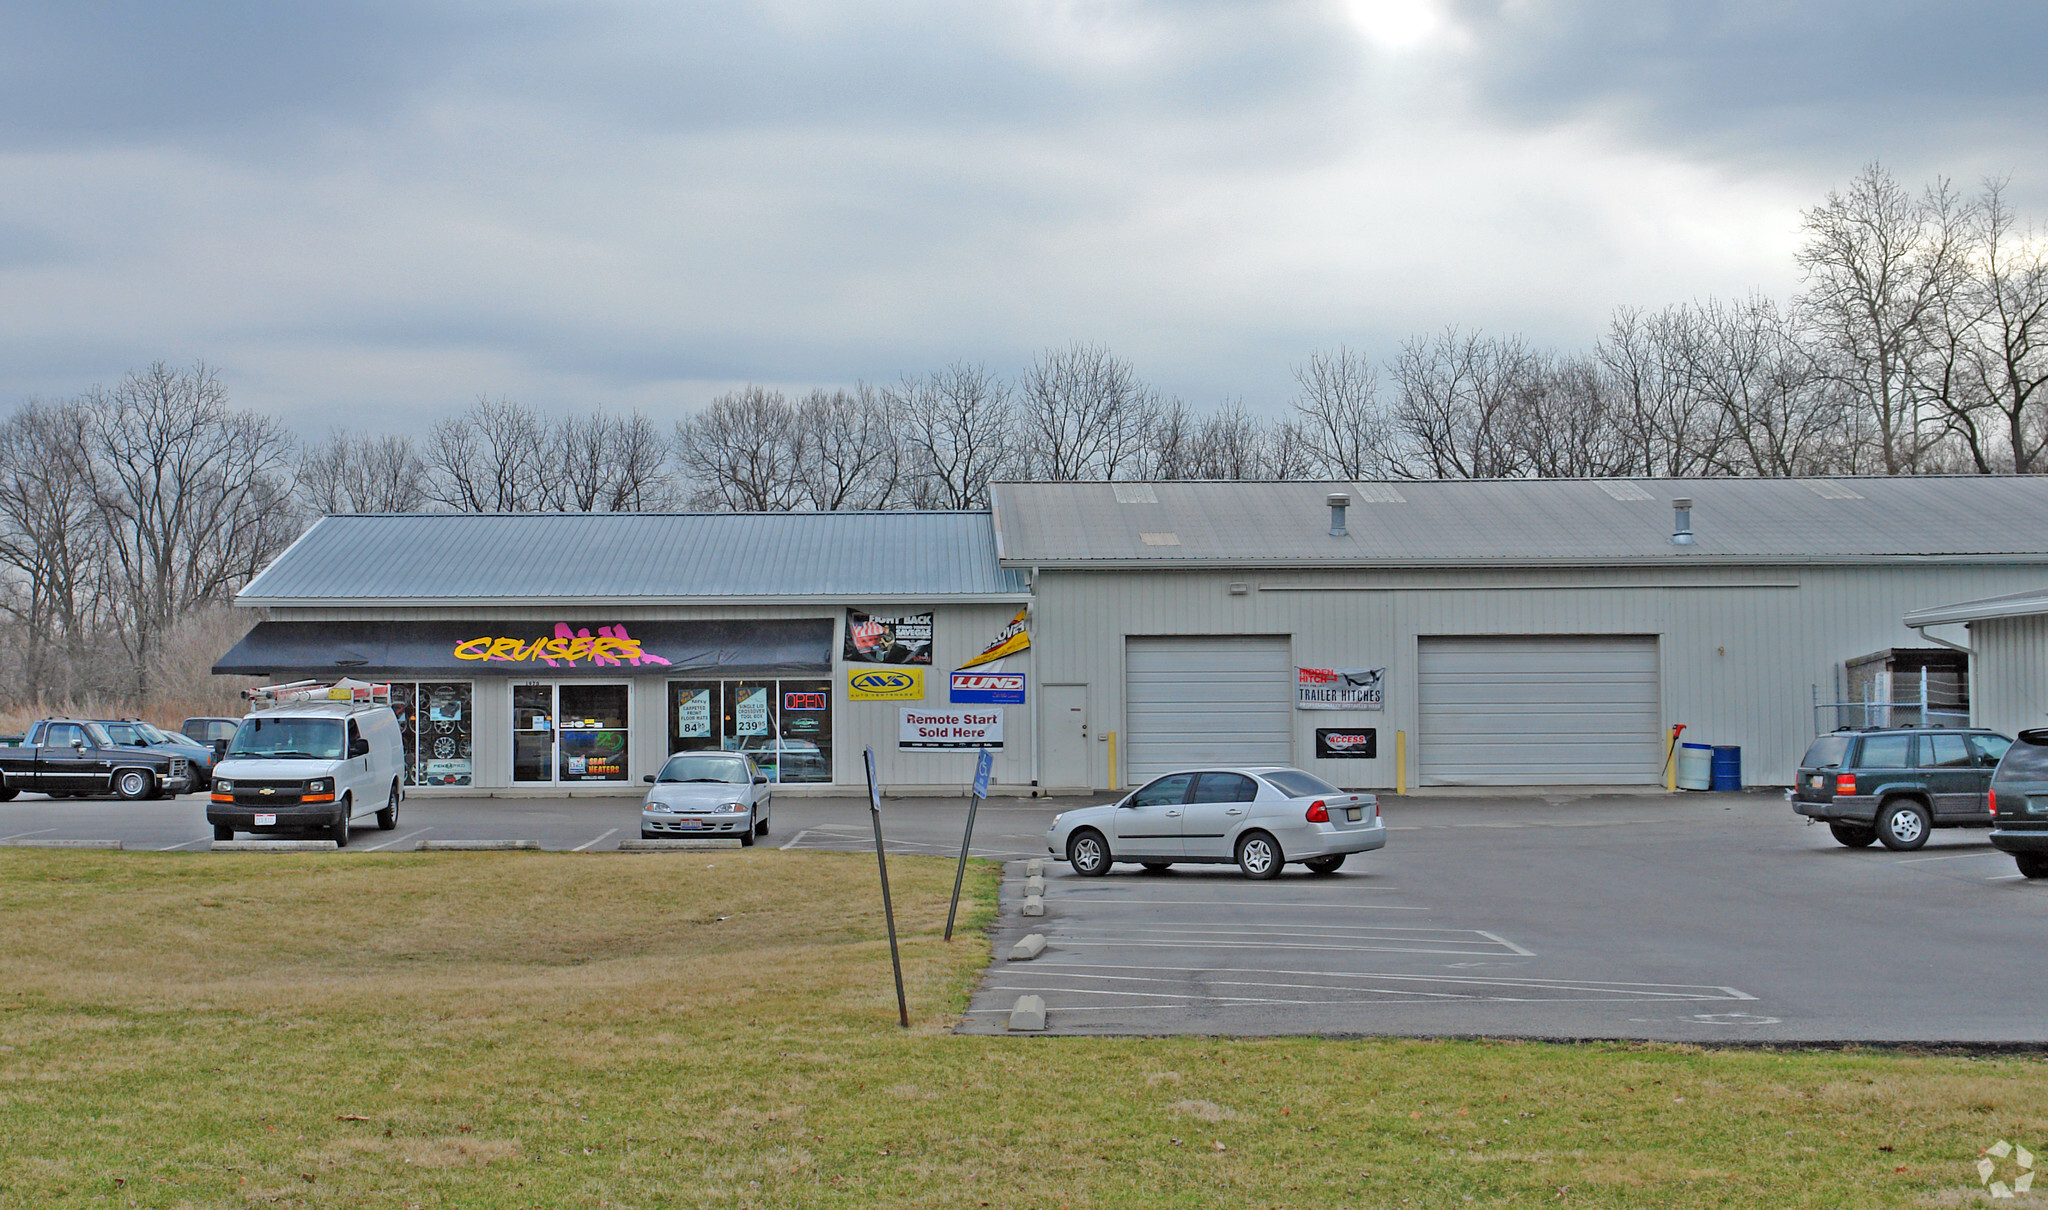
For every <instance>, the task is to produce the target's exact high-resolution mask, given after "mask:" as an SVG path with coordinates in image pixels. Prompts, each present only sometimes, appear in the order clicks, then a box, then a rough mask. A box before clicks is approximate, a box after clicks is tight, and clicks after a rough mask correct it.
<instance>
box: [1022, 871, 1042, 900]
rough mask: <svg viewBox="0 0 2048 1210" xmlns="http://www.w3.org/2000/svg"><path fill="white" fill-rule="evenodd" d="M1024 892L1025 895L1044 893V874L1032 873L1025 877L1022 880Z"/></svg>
mask: <svg viewBox="0 0 2048 1210" xmlns="http://www.w3.org/2000/svg"><path fill="white" fill-rule="evenodd" d="M1024 893H1025V894H1026V895H1043V894H1045V876H1044V875H1043V874H1033V875H1032V876H1031V877H1029V878H1026V879H1025V880H1024Z"/></svg>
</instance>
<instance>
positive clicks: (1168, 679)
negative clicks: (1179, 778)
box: [1124, 636, 1294, 785]
mask: <svg viewBox="0 0 2048 1210" xmlns="http://www.w3.org/2000/svg"><path fill="white" fill-rule="evenodd" d="M1124 677H1125V682H1124V683H1125V685H1126V698H1125V704H1124V725H1125V727H1126V728H1127V731H1128V734H1127V736H1126V738H1125V741H1124V742H1125V746H1126V748H1127V749H1128V750H1127V752H1126V753H1125V768H1127V769H1128V770H1129V771H1130V779H1131V783H1132V784H1133V785H1136V784H1137V783H1139V782H1142V781H1146V780H1148V779H1150V778H1154V777H1157V776H1159V775H1160V774H1161V773H1169V772H1172V771H1173V770H1175V769H1188V768H1194V767H1196V766H1200V765H1285V764H1292V763H1293V758H1294V753H1293V748H1292V745H1291V743H1290V739H1291V736H1290V732H1291V730H1292V728H1291V727H1290V725H1289V721H1290V720H1289V715H1290V713H1291V712H1292V710H1293V704H1292V702H1290V701H1289V700H1288V695H1289V694H1290V693H1291V692H1292V682H1293V670H1292V666H1291V665H1290V664H1289V663H1288V660H1287V640H1286V639H1284V638H1283V639H1273V638H1257V637H1243V636H1226V637H1216V636H1204V637H1197V638H1172V639H1151V638H1132V639H1130V640H1129V641H1128V646H1127V647H1126V648H1125V650H1124Z"/></svg>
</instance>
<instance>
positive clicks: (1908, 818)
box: [1877, 798, 1933, 852]
mask: <svg viewBox="0 0 2048 1210" xmlns="http://www.w3.org/2000/svg"><path fill="white" fill-rule="evenodd" d="M1932 826H1933V820H1931V819H1929V818H1928V816H1927V805H1926V804H1925V803H1923V802H1920V801H1919V800H1918V799H1913V798H1894V799H1892V800H1891V801H1890V802H1888V803H1886V804H1884V805H1883V806H1882V807H1879V808H1878V809H1877V838H1878V839H1879V840H1881V841H1883V842H1884V847H1885V848H1887V849H1891V850H1893V851H1895V852H1905V851H1908V850H1911V849H1917V848H1919V847H1920V846H1921V845H1924V844H1926V843H1927V833H1928V831H1929V830H1930V829H1931V828H1932Z"/></svg>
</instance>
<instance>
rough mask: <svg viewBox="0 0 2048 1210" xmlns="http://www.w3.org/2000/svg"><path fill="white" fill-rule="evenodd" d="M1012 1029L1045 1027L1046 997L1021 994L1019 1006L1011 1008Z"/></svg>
mask: <svg viewBox="0 0 2048 1210" xmlns="http://www.w3.org/2000/svg"><path fill="white" fill-rule="evenodd" d="M1010 1028H1011V1029H1044V1028H1045V998H1044V997H1042V996H1019V997H1017V1007H1015V1008H1013V1009H1011V1010H1010Z"/></svg>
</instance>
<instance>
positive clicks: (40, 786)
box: [0, 718, 193, 802]
mask: <svg viewBox="0 0 2048 1210" xmlns="http://www.w3.org/2000/svg"><path fill="white" fill-rule="evenodd" d="M192 785H193V781H192V764H191V762H190V761H188V760H186V759H185V758H184V757H182V756H178V755H176V754H174V753H170V752H160V751H155V750H151V749H138V748H127V747H122V746H121V745H119V744H116V743H114V741H113V740H112V738H110V737H109V736H108V735H107V732H106V729H105V728H103V727H101V726H100V725H99V724H98V723H93V722H86V721H84V720H80V719H62V718H53V719H44V720H43V721H42V722H39V723H37V724H36V725H35V726H33V727H31V728H29V732H28V736H27V737H26V739H24V741H23V742H22V743H21V744H19V745H16V746H13V747H4V748H0V802H5V801H7V800H8V799H10V798H13V797H14V796H15V795H16V794H19V793H20V792H22V791H23V790H37V791H41V792H42V793H45V794H48V795H49V796H50V797H52V798H69V797H70V796H72V795H74V794H78V795H85V794H117V795H119V796H120V797H122V798H156V797H158V796H160V795H163V794H165V793H170V794H183V793H184V792H185V791H187V790H190V789H191V788H192Z"/></svg>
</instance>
